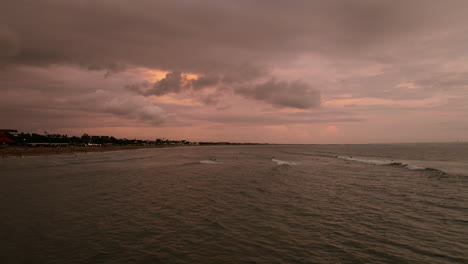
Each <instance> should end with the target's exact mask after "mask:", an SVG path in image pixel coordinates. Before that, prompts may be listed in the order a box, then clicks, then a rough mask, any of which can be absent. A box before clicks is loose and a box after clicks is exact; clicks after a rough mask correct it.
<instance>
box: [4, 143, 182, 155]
mask: <svg viewBox="0 0 468 264" xmlns="http://www.w3.org/2000/svg"><path fill="white" fill-rule="evenodd" d="M172 147H178V145H153V146H99V147H98V146H96V147H94V146H89V147H88V146H67V147H23V146H7V147H0V158H12V157H18V158H21V157H25V156H50V155H66V154H68V155H72V154H76V153H87V152H107V151H118V150H134V149H143V148H172Z"/></svg>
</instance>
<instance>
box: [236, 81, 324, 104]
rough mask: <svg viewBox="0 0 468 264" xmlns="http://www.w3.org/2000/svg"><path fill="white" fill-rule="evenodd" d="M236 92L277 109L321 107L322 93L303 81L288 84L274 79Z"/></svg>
mask: <svg viewBox="0 0 468 264" xmlns="http://www.w3.org/2000/svg"><path fill="white" fill-rule="evenodd" d="M236 92H237V93H239V94H241V95H243V96H245V97H247V98H251V99H255V100H259V101H264V102H267V103H270V104H272V105H274V106H277V107H293V108H299V109H309V108H316V107H319V106H320V101H321V99H320V92H319V91H318V90H316V89H313V88H312V87H310V86H309V85H308V84H306V83H304V82H302V81H294V82H286V81H276V80H274V79H272V80H269V81H267V82H264V83H261V84H257V85H253V86H250V87H245V88H242V89H239V90H237V91H236Z"/></svg>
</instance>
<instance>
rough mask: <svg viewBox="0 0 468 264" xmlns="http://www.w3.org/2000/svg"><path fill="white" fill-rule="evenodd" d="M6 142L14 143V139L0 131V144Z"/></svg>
mask: <svg viewBox="0 0 468 264" xmlns="http://www.w3.org/2000/svg"><path fill="white" fill-rule="evenodd" d="M6 143H15V141H14V140H12V139H10V138H8V137H7V136H6V135H5V134H3V133H2V132H0V144H6Z"/></svg>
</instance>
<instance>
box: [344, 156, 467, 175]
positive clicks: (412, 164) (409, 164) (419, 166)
mask: <svg viewBox="0 0 468 264" xmlns="http://www.w3.org/2000/svg"><path fill="white" fill-rule="evenodd" d="M337 158H339V159H343V160H349V161H355V162H360V163H365V164H371V165H378V166H382V165H396V166H401V167H404V168H406V169H409V170H433V171H439V172H442V173H447V172H448V171H450V170H446V169H439V168H437V169H435V168H433V167H432V166H431V167H428V166H425V164H423V163H421V162H418V161H401V160H398V161H396V160H374V159H362V158H353V157H351V156H337ZM432 163H434V162H432ZM458 174H462V173H458Z"/></svg>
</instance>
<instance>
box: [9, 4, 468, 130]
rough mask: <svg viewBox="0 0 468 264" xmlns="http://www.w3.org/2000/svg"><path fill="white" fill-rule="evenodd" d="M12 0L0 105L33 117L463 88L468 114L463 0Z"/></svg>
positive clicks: (297, 103) (298, 103) (137, 116)
mask: <svg viewBox="0 0 468 264" xmlns="http://www.w3.org/2000/svg"><path fill="white" fill-rule="evenodd" d="M3 2H4V3H2V8H1V9H0V90H1V91H2V98H0V101H1V102H2V104H1V105H0V106H1V108H2V110H3V111H4V112H3V114H5V111H7V113H6V116H13V115H14V114H15V113H22V116H20V117H18V118H19V119H21V120H24V122H29V121H31V118H28V116H27V114H25V113H27V112H30V113H31V112H34V111H37V112H40V113H43V114H44V115H43V117H44V118H45V117H47V116H48V115H50V116H51V117H52V116H53V115H52V113H51V111H53V110H57V111H65V112H66V113H69V114H70V115H69V116H70V119H73V120H77V121H76V122H77V123H80V124H82V125H84V121H83V119H80V118H77V117H76V116H79V114H77V112H78V113H80V114H81V113H83V112H84V113H86V114H89V115H90V116H93V117H97V116H99V117H100V120H104V119H105V118H104V117H107V118H110V119H112V120H113V121H115V120H122V121H123V122H127V123H128V124H131V125H137V124H138V125H148V126H162V125H163V124H167V122H168V121H167V120H173V119H177V116H180V115H183V114H184V113H186V112H189V111H192V110H193V109H199V108H205V109H208V110H209V111H214V110H215V109H224V108H226V106H229V109H227V108H226V109H227V110H233V109H237V110H239V107H240V106H241V107H243V108H246V109H249V111H252V112H253V111H257V112H258V111H260V112H261V111H262V109H263V108H269V109H270V107H271V106H273V108H272V109H275V111H283V110H285V109H284V108H286V110H291V109H289V108H294V109H293V110H300V111H302V110H305V111H309V110H310V109H317V111H314V114H315V115H316V114H318V113H317V112H319V111H328V110H330V108H332V109H335V108H340V107H342V106H341V105H338V104H336V105H331V104H325V103H324V104H321V101H322V99H321V98H324V99H323V101H327V100H326V99H328V98H334V96H337V95H339V94H350V95H352V96H351V97H350V98H353V100H357V101H359V100H361V101H362V100H367V99H369V100H374V101H375V102H390V101H391V102H392V103H393V101H395V102H397V101H408V102H409V101H411V102H413V101H414V102H424V100H426V101H427V100H428V99H431V98H436V97H437V96H439V95H440V94H443V95H445V96H447V98H452V97H459V98H460V99H459V101H457V107H456V109H457V110H456V111H458V112H456V113H458V115H462V114H464V113H465V112H466V110H467V108H466V106H464V104H463V102H466V100H468V94H466V92H464V91H466V85H465V83H466V80H468V79H467V77H466V72H468V67H467V66H466V65H468V50H467V49H466V43H468V26H467V25H468V19H467V16H466V13H467V12H466V11H467V9H468V2H467V1H463V0H448V1H443V2H441V1H427V0H407V1H390V0H389V1H372V0H349V1H341V0H329V1H305V0H293V1H262V0H261V1H218V0H198V1H188V0H174V1H158V0H141V1H131V0H114V1H109V0H82V1H60V0H42V1H35V0H21V1H3ZM141 71H149V72H151V71H154V72H158V73H167V74H166V75H165V76H164V77H163V78H160V76H159V75H158V78H160V80H158V81H155V76H153V78H146V77H145V74H142V73H141ZM193 76H196V77H193ZM297 80H300V81H297ZM84 98H86V100H84ZM168 98H169V99H168ZM95 99H96V100H95ZM375 99H381V100H375ZM194 101H196V102H195V103H193V102H194ZM343 101H344V100H343ZM175 102H176V103H175ZM401 104H402V103H401V102H399V103H398V104H397V105H401ZM465 105H466V104H465ZM387 106H388V105H387ZM387 106H385V105H382V104H376V105H372V108H371V107H370V106H368V107H367V108H366V107H365V106H363V105H357V107H349V108H347V110H348V111H353V112H355V113H364V112H366V111H368V112H372V113H373V112H374V109H376V108H379V107H380V108H379V109H381V110H382V112H381V113H383V112H385V111H387V110H386V109H387V108H386V107H387ZM19 108H21V109H22V110H21V111H19V110H18V109H19ZM452 108H453V106H449V105H440V108H438V111H441V112H442V111H444V109H445V111H449V109H452ZM13 109H16V110H13ZM453 109H455V108H453ZM73 111H75V112H74V113H73V114H71V112H73ZM359 111H362V112H359ZM450 111H455V110H450ZM223 112H227V111H223ZM385 113H389V112H385ZM392 113H393V112H392ZM451 113H452V112H451ZM169 116H171V117H174V118H167V117H169ZM440 116H442V115H440ZM200 118H202V117H200ZM272 118H273V119H274V117H272ZM389 119H394V120H400V119H401V114H400V116H397V115H395V116H392V117H391V118H387V116H386V119H385V120H389ZM9 120H12V118H10V119H9ZM164 120H166V123H162V122H163V121H164ZM220 120H222V118H220ZM225 120H226V121H225V122H231V119H229V118H226V119H225ZM324 120H325V119H324ZM326 120H333V118H330V119H326ZM337 120H338V119H337ZM343 120H345V119H343ZM62 121H63V119H61V121H60V122H62ZM51 122H52V121H51ZM57 122H59V121H57ZM67 122H68V123H71V121H67ZM187 122H189V121H187ZM232 122H234V121H232ZM310 122H311V123H314V120H312V119H311V120H310ZM428 122H429V121H428ZM431 122H432V121H431ZM434 122H435V121H434ZM102 123H106V122H104V121H102ZM272 123H274V121H272ZM364 134H365V133H362V135H364Z"/></svg>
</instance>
